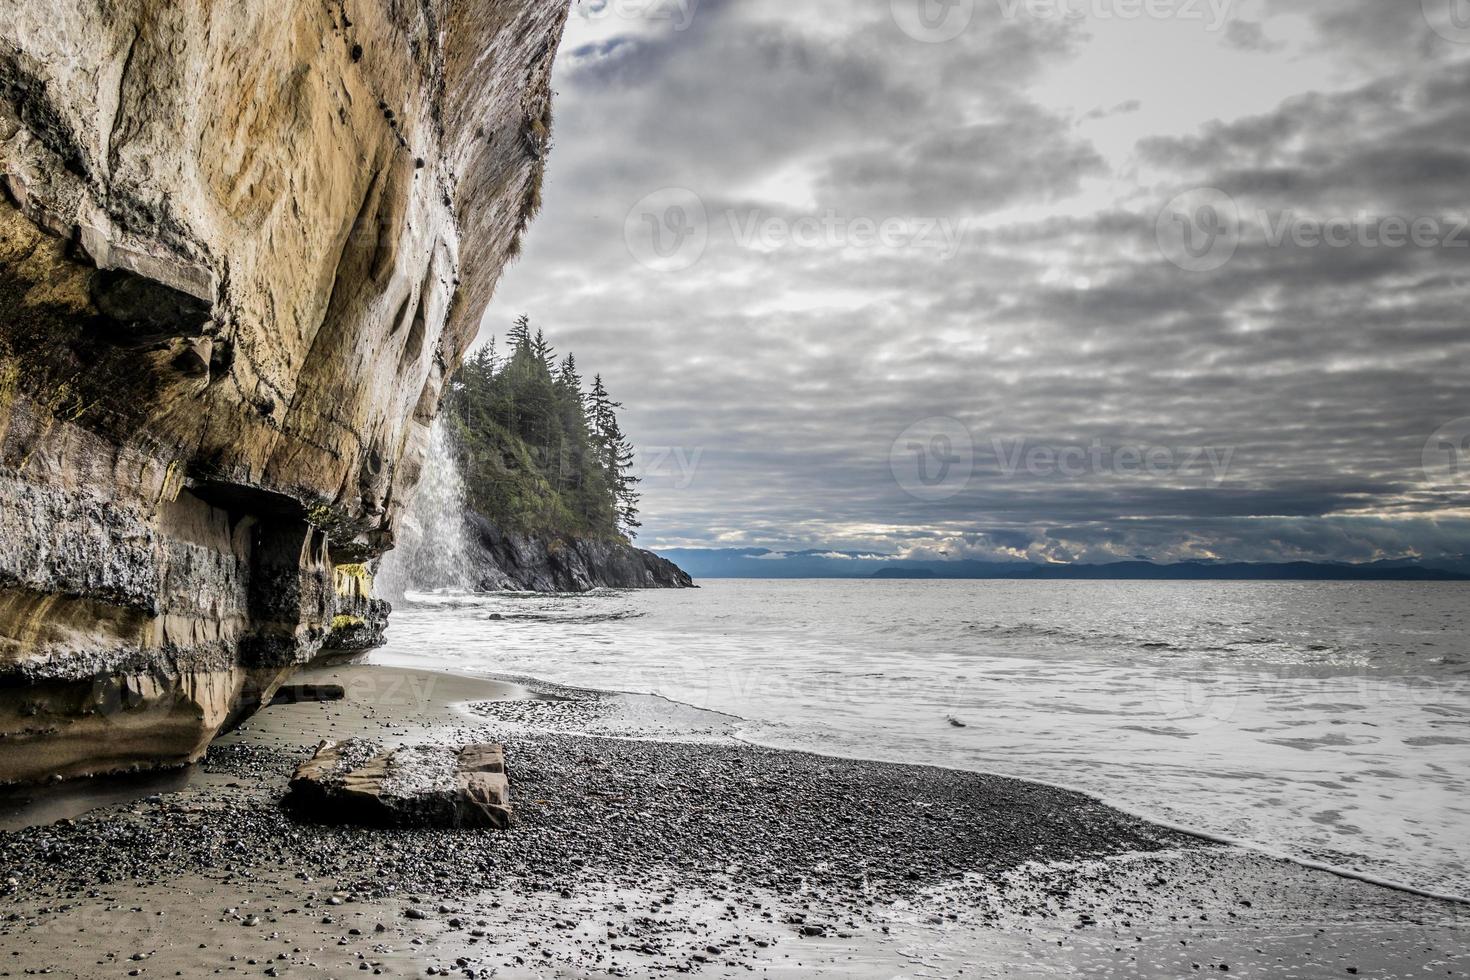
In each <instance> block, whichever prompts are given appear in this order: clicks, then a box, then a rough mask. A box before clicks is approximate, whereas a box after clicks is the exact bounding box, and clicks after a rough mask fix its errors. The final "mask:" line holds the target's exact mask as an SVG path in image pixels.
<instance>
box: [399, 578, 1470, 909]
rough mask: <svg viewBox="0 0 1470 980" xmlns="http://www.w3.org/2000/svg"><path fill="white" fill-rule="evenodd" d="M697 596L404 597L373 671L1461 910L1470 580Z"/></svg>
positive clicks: (822, 584)
mask: <svg viewBox="0 0 1470 980" xmlns="http://www.w3.org/2000/svg"><path fill="white" fill-rule="evenodd" d="M702 584H703V585H704V588H702V589H700V590H698V591H687V592H597V593H593V594H591V595H585V596H544V595H542V596H521V595H466V594H458V593H439V594H433V595H426V594H416V593H410V595H409V597H408V601H407V602H405V603H403V604H402V605H400V607H399V609H398V610H397V611H396V612H395V614H394V617H393V622H392V627H391V629H390V631H389V643H388V646H387V647H386V648H385V649H383V650H381V651H379V652H378V653H377V654H375V655H374V662H378V663H385V664H393V665H399V666H412V667H435V668H448V669H453V670H457V671H469V672H474V673H487V674H501V675H523V676H532V677H539V678H544V679H547V680H552V681H556V682H559V683H563V684H568V685H574V686H583V687H593V688H600V689H605V690H615V691H629V692H635V693H647V694H657V695H661V696H662V697H665V698H668V699H670V700H673V701H677V702H681V703H684V704H688V705H692V706H695V707H698V708H702V709H709V710H714V711H718V712H722V713H724V714H727V715H731V716H734V717H735V718H737V719H739V721H738V722H737V723H736V730H737V731H738V733H739V736H740V737H742V738H745V739H748V740H750V741H752V742H756V743H760V744H765V745H772V746H780V747H793V748H801V749H808V750H812V751H817V752H822V753H827V754H833V755H842V756H851V757H860V758H872V759H884V760H890V761H900V762H918V763H929V764H934V765H941V766H948V767H953V768H960V769H973V770H982V771H987V772H997V773H1003V774H1006V775H1011V776H1018V777H1022V778H1027V779H1034V780H1040V781H1043V782H1048V783H1054V784H1059V785H1065V786H1070V787H1074V788H1077V789H1081V790H1084V791H1087V792H1089V793H1092V794H1094V795H1096V796H1099V797H1101V798H1102V799H1104V800H1107V801H1108V802H1110V803H1114V804H1116V805H1118V806H1121V807H1123V808H1124V809H1127V810H1129V811H1132V812H1136V813H1139V814H1142V815H1145V816H1149V817H1152V818H1156V819H1159V820H1163V821H1166V822H1169V823H1174V824H1178V825H1182V826H1184V827H1188V828H1192V829H1195V830H1198V831H1201V832H1204V833H1208V834H1213V835H1218V836H1222V837H1227V838H1230V839H1234V840H1239V841H1242V842H1248V843H1252V844H1255V845H1258V846H1261V847H1263V848H1267V849H1270V850H1273V851H1276V852H1279V853H1283V854H1286V855H1289V856H1292V857H1295V858H1299V859H1303V860H1309V861H1315V862H1320V863H1325V864H1328V865H1331V866H1333V867H1337V868H1342V869H1344V870H1350V871H1355V872H1359V873H1362V874H1366V875H1370V876H1374V877H1378V878H1383V879H1386V880H1389V881H1393V882H1396V883H1400V884H1403V885H1408V886H1411V887H1415V888H1420V889H1426V890H1430V891H1436V892H1441V893H1446V894H1455V895H1460V896H1470V792H1467V791H1470V584H1460V583H1442V584H1441V583H1434V584H1420V583H1412V584H1408V583H1405V584H1400V583H1220V582H1191V583H1162V582H1126V583H1125V582H1045V583H1035V582H999V581H997V582H879V581H851V582H844V581H779V582H776V581H770V582H766V581H712V582H705V583H702ZM495 617H500V618H495ZM961 726H963V727H961Z"/></svg>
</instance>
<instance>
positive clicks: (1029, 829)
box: [0, 666, 1470, 980]
mask: <svg viewBox="0 0 1470 980" xmlns="http://www.w3.org/2000/svg"><path fill="white" fill-rule="evenodd" d="M302 680H303V681H310V682H315V683H339V684H342V685H343V686H344V687H345V688H346V690H347V698H346V699H345V700H344V701H341V702H336V703H330V704H309V705H289V706H277V707H272V708H269V709H267V710H265V711H264V712H262V713H261V714H259V715H257V716H256V717H255V718H254V719H252V720H251V721H250V722H249V723H247V724H246V725H245V726H244V727H243V728H242V729H241V730H240V731H238V732H235V733H232V734H231V735H228V736H226V737H225V738H223V739H221V740H220V741H219V742H218V743H217V744H216V746H215V747H214V748H213V749H212V750H211V752H210V754H209V757H208V758H207V759H206V760H205V762H204V763H203V764H201V765H200V766H198V767H195V768H194V769H193V770H191V771H189V772H188V773H183V774H173V775H170V776H165V777H151V779H150V780H149V781H147V782H144V783H142V784H137V783H133V784H129V783H127V782H117V781H114V782H110V783H107V784H103V785H99V786H94V787H89V788H91V789H95V790H96V795H95V796H93V797H90V798H89V796H88V794H87V792H86V791H84V790H79V789H77V788H71V787H64V788H61V789H57V790H47V791H42V792H41V793H40V794H38V795H37V798H36V800H35V801H34V802H33V803H31V804H30V805H29V807H25V806H21V807H17V806H16V805H14V803H13V802H12V805H11V806H10V809H9V812H8V813H7V814H5V815H4V819H6V820H8V823H7V824H6V826H10V827H19V826H20V825H22V824H24V823H26V822H27V821H43V823H42V825H40V826H32V827H29V828H26V829H19V830H13V831H12V832H9V833H4V834H0V889H3V892H4V895H3V897H0V917H3V919H0V976H21V975H27V974H36V973H42V972H45V973H47V974H48V975H51V976H61V977H114V976H116V977H122V976H164V977H167V976H186V977H194V976H210V975H215V974H219V975H230V974H235V975H247V976H302V977H317V976H325V977H346V976H360V975H364V974H367V975H375V974H376V975H383V976H404V977H407V976H425V975H448V976H469V977H492V976H494V977H553V976H557V977H599V976H664V975H667V974H670V973H685V972H693V973H698V974H701V975H705V976H745V975H750V974H754V975H766V976H776V977H808V976H831V977H873V978H880V977H881V978H885V980H886V978H893V977H899V976H902V977H1045V976H1069V975H1086V976H1123V977H1132V976H1140V977H1181V976H1192V975H1195V974H1197V973H1207V972H1208V973H1214V974H1216V975H1220V974H1225V973H1230V974H1234V975H1243V976H1263V977H1264V976H1270V977H1337V976H1342V977H1348V976H1358V977H1385V978H1389V977H1392V978H1397V977H1407V976H1415V977H1418V976H1440V977H1444V976H1463V975H1464V974H1465V972H1466V971H1467V969H1470V954H1467V953H1466V952H1465V950H1466V949H1467V948H1470V931H1467V929H1466V924H1465V920H1464V914H1465V912H1466V909H1465V908H1464V907H1463V906H1457V905H1453V904H1449V903H1442V902H1437V901H1433V900H1429V899H1422V898H1417V897H1412V896H1406V895H1403V894H1400V893H1397V892H1394V891H1390V890H1388V889H1383V888H1379V887H1375V886H1372V885H1368V884H1364V883H1360V882H1353V881H1347V880H1344V879H1341V878H1338V877H1335V876H1333V875H1331V874H1328V873H1326V872H1321V871H1314V870H1308V869H1303V868H1300V867H1297V866H1295V865H1292V864H1289V863H1285V862H1281V861H1277V860H1274V859H1270V858H1267V857H1263V856H1261V855H1257V854H1253V853H1251V852H1248V851H1243V850H1240V849H1236V848H1228V847H1222V846H1217V845H1211V844H1207V843H1205V842H1202V841H1199V840H1197V839H1194V838H1191V837H1188V836H1185V835H1182V834H1178V833H1175V832H1173V831H1169V830H1166V829H1163V828H1159V827H1157V826H1154V825H1151V824H1148V823H1146V822H1144V821H1140V820H1136V819H1134V818H1131V817H1128V816H1125V815H1123V814H1121V813H1118V812H1117V811H1114V810H1111V809H1109V808H1108V807H1105V806H1103V805H1101V804H1099V803H1097V802H1096V801H1093V800H1091V799H1090V798H1087V797H1084V796H1080V795H1077V794H1073V793H1069V792H1066V791H1063V790H1057V789H1053V788H1050V787H1045V786H1039V785H1035V784H1029V783H1025V782H1020V781H1016V780H1010V779H1004V778H1000V777H994V776H986V775H978V774H972V773H958V772H952V771H948V770H942V769H934V768H927V767H913V766H895V765H888V764H878V763H867V762H853V761H846V760H836V759H828V758H824V757H819V756H813V755H807V754H803V753H793V752H785V751H776V750H769V749H760V748H754V747H750V746H745V745H741V744H738V743H736V742H734V741H732V740H731V738H730V737H729V731H728V730H727V727H726V724H725V722H724V720H723V719H721V718H720V717H718V716H715V715H710V714H708V713H704V712H696V711H693V710H692V709H681V708H678V707H677V706H671V705H668V704H667V703H665V702H661V701H659V700H658V699H654V698H639V697H626V696H599V695H593V694H589V693H587V692H578V691H569V690H564V689H554V688H548V687H540V686H537V687H533V686H531V685H529V684H525V683H512V682H493V681H485V680H476V679H469V678H460V677H454V676H451V675H445V674H429V673H422V672H414V671H400V670H390V669H386V668H377V667H364V666H354V667H346V668H341V669H337V670H332V671H323V672H316V673H314V674H313V675H311V676H308V677H303V678H302ZM351 735H369V736H372V737H375V738H379V739H382V740H384V741H387V742H395V741H404V742H407V741H416V740H423V739H434V740H442V741H446V742H451V743H462V742H469V741H480V740H497V741H503V742H504V743H505V744H506V749H507V758H508V768H509V771H510V779H511V783H512V794H513V801H514V803H515V805H516V808H517V813H518V817H519V822H518V825H517V826H516V827H515V828H514V829H513V830H511V831H509V832H501V833H497V832H493V831H386V832H385V831H368V830H354V829H344V828H326V827H317V826H311V825H307V824H302V823H298V822H295V821H294V820H293V819H292V818H291V817H290V816H288V815H287V814H286V813H285V812H284V811H282V810H281V808H280V804H279V801H280V798H281V796H282V794H283V793H284V789H285V783H286V780H287V778H288V777H289V775H290V773H291V771H292V769H293V768H294V766H295V765H296V763H297V762H299V761H300V760H301V759H303V758H305V757H306V756H307V755H308V754H309V753H310V751H311V749H312V748H313V747H314V746H315V745H316V744H317V743H318V742H319V741H320V740H322V739H328V738H331V739H335V738H343V737H347V736H351ZM94 804H95V806H94ZM89 807H90V808H89ZM73 817H74V818H75V819H72V818H73ZM58 819H60V820H62V822H61V823H59V824H55V823H52V822H51V821H55V820H58ZM431 971H432V972H431Z"/></svg>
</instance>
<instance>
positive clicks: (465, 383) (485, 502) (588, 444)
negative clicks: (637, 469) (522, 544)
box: [445, 317, 639, 537]
mask: <svg viewBox="0 0 1470 980" xmlns="http://www.w3.org/2000/svg"><path fill="white" fill-rule="evenodd" d="M502 349H503V350H505V351H506V353H505V354H504V355H498V354H497V348H496V345H495V341H494V338H492V339H491V340H490V342H489V343H487V344H485V345H484V346H483V347H481V348H480V349H479V350H477V351H476V352H475V353H474V354H472V355H470V356H469V357H468V358H467V359H466V361H465V363H464V366H463V367H462V368H461V369H460V371H459V373H458V374H456V375H455V376H454V378H453V379H451V382H450V384H449V387H448V390H447V392H446V394H445V405H446V413H445V415H446V418H448V419H449V420H450V421H451V422H452V423H453V424H454V426H455V429H456V431H455V436H456V441H457V443H458V445H459V446H460V447H461V451H462V453H463V456H464V459H463V463H464V467H463V468H464V477H465V484H466V489H467V491H468V496H469V502H470V505H471V507H472V508H473V509H474V510H475V511H476V512H477V513H479V514H480V515H481V516H483V517H484V518H485V519H486V520H488V521H490V522H491V523H492V524H496V525H498V526H501V527H504V528H506V529H510V530H518V531H530V532H537V531H539V532H543V533H553V534H577V535H588V536H597V537H613V536H617V535H620V534H621V535H627V536H631V535H633V534H634V533H635V532H636V530H637V528H638V526H639V524H638V518H637V501H638V493H637V490H636V489H635V487H636V485H637V482H638V481H637V479H636V478H635V477H633V475H632V470H633V447H632V445H631V443H630V442H629V441H628V440H627V438H626V437H625V436H624V435H623V433H622V429H621V427H620V425H619V423H618V418H617V410H618V409H620V408H622V405H620V404H619V403H617V402H614V401H613V400H612V399H611V398H610V397H609V396H608V393H607V389H606V387H605V386H604V385H603V383H602V379H601V377H598V378H596V379H595V383H594V385H593V387H592V391H591V393H590V394H589V393H587V392H586V391H585V390H584V386H583V381H582V376H581V374H580V372H579V371H578V369H577V359H576V357H575V356H574V355H572V354H570V353H569V354H567V356H566V357H564V358H562V360H561V362H560V363H553V362H552V360H551V358H552V356H553V355H552V350H551V345H550V344H549V343H548V342H547V340H546V336H545V334H544V333H543V332H542V331H540V330H536V331H534V332H533V330H532V326H531V322H530V319H529V318H528V317H520V318H518V319H517V320H516V322H515V325H514V326H513V327H512V328H511V330H510V333H509V336H508V339H507V342H506V344H505V347H504V348H502Z"/></svg>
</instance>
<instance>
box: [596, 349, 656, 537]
mask: <svg viewBox="0 0 1470 980" xmlns="http://www.w3.org/2000/svg"><path fill="white" fill-rule="evenodd" d="M590 404H591V417H592V436H593V444H594V445H595V446H596V447H597V452H598V455H599V459H600V462H601V463H602V467H603V471H604V473H605V474H606V477H607V483H608V485H609V486H610V487H611V488H612V491H613V500H614V509H615V510H616V511H617V525H618V530H619V531H621V532H622V533H624V534H626V535H627V536H628V537H629V538H632V537H634V536H636V534H637V531H638V528H640V527H642V526H643V525H642V524H641V523H640V522H639V521H638V501H639V500H640V499H641V497H642V495H641V494H640V493H639V492H638V489H637V487H638V484H639V482H641V481H640V480H639V479H638V477H636V476H634V475H633V469H634V465H635V461H636V457H635V455H634V452H633V444H632V442H630V441H629V440H628V439H627V437H625V436H624V435H623V428H622V426H621V425H620V424H619V422H618V413H617V410H618V409H620V408H622V407H623V405H622V403H621V402H615V401H613V400H612V398H611V396H609V395H608V393H607V387H606V386H605V385H603V383H602V375H601V374H599V375H597V376H596V377H594V378H593V380H592V395H591V399H590Z"/></svg>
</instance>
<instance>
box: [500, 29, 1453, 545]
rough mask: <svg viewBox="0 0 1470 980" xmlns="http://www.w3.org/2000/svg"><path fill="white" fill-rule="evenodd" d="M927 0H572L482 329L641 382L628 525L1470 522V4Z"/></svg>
mask: <svg viewBox="0 0 1470 980" xmlns="http://www.w3.org/2000/svg"><path fill="white" fill-rule="evenodd" d="M927 2H928V0H912V3H908V2H907V0H894V2H893V3H892V4H889V3H877V4H864V5H855V4H846V3H842V4H839V3H836V2H826V0H810V2H803V3H802V4H791V3H783V2H776V0H769V2H768V0H703V2H700V3H695V0H606V2H604V3H599V4H591V5H588V4H585V3H584V4H582V5H581V6H579V7H578V8H577V12H576V13H574V17H573V24H572V28H571V31H570V33H569V35H568V38H567V42H566V44H565V46H564V49H563V53H562V56H561V62H560V64H559V67H558V73H557V76H556V88H557V93H558V119H557V128H556V140H557V145H556V149H555V152H554V153H553V156H552V163H551V171H550V175H549V179H548V183H547V189H546V202H547V203H546V211H545V213H544V215H543V217H542V218H541V219H540V221H539V222H538V223H537V225H536V226H535V227H534V228H533V230H532V232H531V234H530V235H529V237H528V240H527V249H526V254H525V256H524V257H523V258H522V260H521V262H520V264H519V265H518V266H517V267H516V268H515V269H514V270H512V272H511V273H510V274H509V275H508V276H507V278H506V280H505V281H504V283H503V284H502V286H501V289H500V292H499V294H498V296H497V298H496V301H495V303H494V305H493V306H492V308H491V310H490V312H489V314H488V315H487V320H486V325H485V330H486V333H487V334H488V333H490V332H497V333H498V332H503V330H504V328H505V326H506V325H508V324H509V322H510V321H511V320H512V319H513V318H514V316H516V315H518V314H519V313H522V312H525V313H528V314H530V315H531V317H532V318H533V320H534V321H535V322H536V323H537V324H538V325H540V326H543V327H544V328H545V329H546V330H547V332H548V333H549V334H550V336H551V337H552V338H553V340H554V341H555V342H556V344H557V346H559V347H561V348H563V349H572V350H575V351H576V352H577V355H578V359H579V361H581V363H583V364H584V365H587V366H590V367H593V368H595V369H598V370H601V372H602V373H603V375H604V376H605V378H606V379H607V382H608V385H609V387H610V388H611V389H612V391H613V393H614V395H616V396H618V397H619V398H621V399H622V400H623V401H625V402H626V403H627V404H628V410H627V414H626V418H625V422H626V428H627V429H628V431H629V432H630V434H631V435H632V436H633V438H634V439H635V440H636V441H637V442H638V444H639V445H640V446H641V447H642V448H643V450H644V453H643V464H644V467H645V490H646V497H645V514H644V520H645V541H646V543H648V544H650V545H652V546H655V547H657V546H660V545H663V546H672V545H711V546H724V545H747V544H748V545H761V546H771V547H776V548H783V549H790V548H803V547H821V548H840V549H844V550H865V549H877V550H883V551H887V552H898V553H912V554H918V555H927V554H936V553H941V552H943V553H948V554H952V555H961V554H963V555H967V556H971V557H1020V558H1026V559H1028V560H1038V561H1040V560H1066V561H1073V560H1103V559H1107V558H1110V557H1132V556H1135V555H1140V554H1143V555H1148V556H1150V557H1157V558H1183V557H1208V556H1213V557H1221V558H1229V559H1244V560H1251V559H1280V558H1289V559H1296V558H1347V559H1353V560H1367V559H1373V558H1381V557H1402V556H1407V555H1426V556H1433V555H1438V554H1442V553H1450V554H1458V553H1466V552H1470V502H1467V501H1470V442H1467V443H1466V444H1465V445H1464V446H1461V441H1462V438H1461V437H1462V436H1470V420H1467V417H1470V374H1467V372H1466V371H1465V369H1464V364H1465V363H1466V360H1467V355H1470V328H1467V317H1466V312H1465V300H1466V297H1467V293H1470V289H1467V287H1470V230H1467V229H1466V226H1465V225H1464V219H1465V217H1466V210H1467V209H1466V199H1465V194H1464V189H1465V187H1466V186H1470V150H1467V146H1470V143H1467V139H1466V137H1467V136H1470V100H1467V99H1466V98H1465V97H1464V93H1465V92H1466V91H1467V90H1470V37H1465V38H1460V37H1458V35H1457V34H1456V33H1455V30H1454V23H1455V22H1453V21H1447V20H1446V21H1438V20H1436V18H1435V17H1434V16H1432V14H1433V9H1432V8H1433V3H1429V4H1427V5H1425V9H1427V10H1429V11H1430V14H1431V16H1426V14H1425V13H1424V11H1423V10H1421V5H1420V4H1419V3H1418V2H1414V3H1405V4H1385V3H1382V2H1381V0H1340V2H1337V3H1334V4H1331V5H1324V4H1320V3H1306V2H1297V0H1237V2H1235V3H1217V4H1213V5H1212V4H1208V3H1204V2H1203V0H1201V2H1198V3H1195V2H1186V0H1180V2H1179V3H1177V4H1174V5H1173V6H1172V7H1170V6H1169V5H1165V6H1166V7H1167V8H1168V9H1170V10H1173V11H1174V14H1173V15H1172V16H1168V17H1162V18H1154V19H1149V18H1144V19H1141V20H1140V19H1133V20H1130V19H1126V18H1123V17H1122V16H1120V14H1121V13H1122V12H1123V11H1125V10H1127V9H1132V5H1129V4H1126V3H1124V2H1121V0H1119V2H1117V4H1116V7H1115V6H1112V5H1110V4H1111V2H1112V0H1057V2H1056V3H1051V4H1048V3H1032V4H1026V3H1021V4H1010V3H1003V2H1001V0H977V2H975V3H967V2H963V0H962V2H958V3H956V4H952V5H950V6H948V7H946V6H944V5H941V4H937V3H936V4H932V5H930V6H925V4H926V3H927ZM1446 2H1447V3H1449V2H1450V0H1446ZM910 7H911V8H913V9H908V8H910ZM1447 9H1448V7H1447ZM926 11H927V13H928V14H931V15H932V16H930V17H928V18H927V19H926V18H924V17H921V16H919V15H920V14H921V13H925V12H926ZM945 11H949V12H950V13H955V12H958V14H963V15H964V16H965V23H964V26H963V29H962V30H961V31H959V32H958V34H957V35H956V36H954V37H953V38H952V39H950V40H947V41H943V42H936V41H935V40H934V38H935V37H937V36H942V35H945V34H948V33H949V31H951V30H952V29H953V27H954V26H955V25H956V24H957V23H959V22H958V21H946V20H944V19H943V18H942V17H940V14H943V13H944V12H945ZM1190 11H1194V12H1196V13H1200V14H1201V15H1202V19H1194V18H1192V17H1189V16H1186V14H1187V13H1188V12H1190ZM1212 11H1214V12H1215V13H1218V15H1219V16H1218V17H1215V16H1214V15H1213V14H1212ZM915 25H918V26H917V27H916V26H915ZM926 30H927V31H930V32H931V33H930V34H929V35H927V36H926V35H925V31H926ZM916 34H917V35H919V36H917V37H916V36H915V35H916ZM1203 189H1208V190H1207V191H1206V190H1203Z"/></svg>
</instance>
